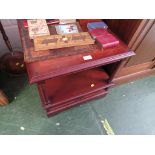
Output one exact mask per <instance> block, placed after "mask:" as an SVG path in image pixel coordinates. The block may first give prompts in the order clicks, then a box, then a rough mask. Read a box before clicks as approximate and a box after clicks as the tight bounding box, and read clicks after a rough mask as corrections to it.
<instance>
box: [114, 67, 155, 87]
mask: <svg viewBox="0 0 155 155" xmlns="http://www.w3.org/2000/svg"><path fill="white" fill-rule="evenodd" d="M154 74H155V68H153V69H145V70H141V71H138V72H135V73H132V74H126V75H125V76H120V77H116V78H115V79H113V82H114V83H115V84H116V86H117V85H120V84H124V83H127V82H131V81H134V80H138V79H141V78H144V77H147V76H150V75H154Z"/></svg>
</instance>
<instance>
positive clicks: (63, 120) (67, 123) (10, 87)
mask: <svg viewBox="0 0 155 155" xmlns="http://www.w3.org/2000/svg"><path fill="white" fill-rule="evenodd" d="M0 78H1V80H0V88H2V89H3V90H4V91H5V93H6V94H7V95H8V96H9V98H10V101H11V103H10V104H9V105H7V106H4V107H0V134H1V135H2V134H4V135H6V134H9V135H10V134H11V135H16V134H18V135H21V134H25V135H36V134H37V135H38V134H39V135H40V134H43V135H48V134H50V135H56V134H61V135H66V134H67V135H70V134H75V135H90V134H93V135H100V134H107V131H106V130H105V128H104V127H103V124H102V123H101V122H102V121H103V120H105V119H107V121H108V123H109V125H110V127H111V129H112V130H113V132H114V133H115V134H116V135H119V134H121V135H124V134H129V135H131V134H134V135H135V134H155V76H150V77H147V78H144V79H142V80H138V81H134V82H130V83H128V84H125V85H121V86H118V87H116V88H113V89H111V90H110V93H109V94H108V95H107V96H106V97H105V98H101V99H98V100H93V101H90V102H88V103H87V104H84V105H81V106H78V107H75V108H72V109H70V110H67V111H65V112H62V113H60V114H58V115H56V116H54V117H51V118H47V117H46V114H45V112H44V110H43V109H42V107H41V104H40V99H39V95H38V91H37V87H36V86H35V85H31V86H30V85H29V84H28V79H27V76H26V75H23V76H20V77H8V76H6V75H4V74H3V75H2V74H0Z"/></svg>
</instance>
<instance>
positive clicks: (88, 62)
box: [18, 20, 135, 116]
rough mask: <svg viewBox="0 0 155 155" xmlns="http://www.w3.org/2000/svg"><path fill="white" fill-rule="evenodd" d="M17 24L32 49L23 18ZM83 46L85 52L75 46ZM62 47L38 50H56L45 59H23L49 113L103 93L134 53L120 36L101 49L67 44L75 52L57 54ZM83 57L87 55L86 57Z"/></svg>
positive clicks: (26, 46) (24, 47) (26, 50)
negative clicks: (115, 44) (57, 49)
mask: <svg viewBox="0 0 155 155" xmlns="http://www.w3.org/2000/svg"><path fill="white" fill-rule="evenodd" d="M91 21H93V20H91ZM95 21H96V20H95ZM87 22H88V20H87ZM87 22H86V21H85V23H87ZM80 23H81V22H80ZM18 25H19V32H20V36H21V40H22V45H23V49H24V52H25V53H27V52H28V51H32V52H34V46H33V41H32V40H30V39H29V37H28V30H27V29H25V28H24V26H23V22H22V21H18ZM49 29H50V27H49ZM82 48H83V49H85V52H82V53H79V52H78V50H80V49H82ZM86 49H87V50H86ZM63 50H66V49H65V48H62V49H61V50H59V51H57V52H56V51H54V50H48V51H40V52H41V53H40V54H44V53H45V52H47V53H48V54H49V53H51V52H53V54H54V53H55V52H56V53H55V54H57V56H56V57H54V58H47V60H40V61H39V60H38V61H33V62H28V61H27V62H26V68H27V72H28V77H29V81H30V83H31V84H32V83H36V84H37V85H38V91H39V94H40V98H41V101H42V106H43V108H44V109H45V111H46V113H47V115H48V116H52V115H54V114H57V113H59V112H61V111H63V110H65V109H69V108H71V107H74V106H77V105H80V104H82V103H86V101H88V100H91V99H94V98H98V97H103V96H105V95H106V94H107V93H108V89H109V88H110V87H111V86H113V85H114V84H113V82H112V81H113V78H114V77H115V74H116V73H117V72H118V70H119V68H120V66H121V65H122V64H123V63H124V60H125V59H126V58H128V57H131V56H133V55H135V53H134V52H133V51H132V50H130V49H129V48H128V47H127V46H126V45H125V44H124V43H123V42H122V41H121V40H120V44H119V45H118V46H116V47H113V48H108V49H105V50H104V51H101V50H100V48H99V47H98V46H97V45H96V44H94V45H86V46H82V47H79V46H78V47H70V48H67V50H70V52H74V50H76V53H74V54H73V55H68V56H66V55H61V56H58V52H62V51H63ZM34 55H35V56H37V55H39V51H38V52H37V53H35V52H34ZM86 57H87V58H89V59H85V58H86Z"/></svg>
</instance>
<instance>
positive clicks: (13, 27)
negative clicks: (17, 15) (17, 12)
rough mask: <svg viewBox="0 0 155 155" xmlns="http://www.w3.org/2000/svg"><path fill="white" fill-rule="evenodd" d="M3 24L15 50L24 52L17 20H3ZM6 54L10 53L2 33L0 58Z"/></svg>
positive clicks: (0, 37)
mask: <svg viewBox="0 0 155 155" xmlns="http://www.w3.org/2000/svg"><path fill="white" fill-rule="evenodd" d="M1 22H2V24H3V27H4V29H5V32H6V34H7V36H8V38H9V40H10V42H11V45H12V47H13V50H22V47H21V41H20V38H19V32H18V26H17V20H16V19H1ZM5 52H9V51H8V49H7V47H6V45H5V42H4V40H3V37H2V35H1V33H0V56H1V55H2V54H3V53H5Z"/></svg>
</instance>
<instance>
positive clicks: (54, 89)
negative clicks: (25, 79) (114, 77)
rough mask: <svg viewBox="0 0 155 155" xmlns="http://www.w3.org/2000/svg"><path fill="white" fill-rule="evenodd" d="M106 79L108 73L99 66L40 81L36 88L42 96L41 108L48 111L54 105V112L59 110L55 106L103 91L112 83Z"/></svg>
mask: <svg viewBox="0 0 155 155" xmlns="http://www.w3.org/2000/svg"><path fill="white" fill-rule="evenodd" d="M108 79H109V75H108V74H107V73H106V72H105V71H104V69H103V68H102V67H100V68H94V69H90V70H86V71H82V72H79V73H74V74H70V75H66V76H59V77H56V78H52V79H49V80H46V81H45V82H41V83H39V84H38V88H39V90H41V91H39V92H40V95H41V96H42V100H43V108H44V109H45V110H46V111H47V112H48V109H51V108H53V107H54V109H53V110H52V111H53V112H54V113H55V112H59V111H58V110H57V109H55V108H56V107H62V105H63V104H66V103H67V104H68V102H74V101H75V100H80V99H81V98H83V97H85V96H89V95H90V94H96V93H97V92H102V93H105V92H106V91H105V89H106V88H108V87H111V86H113V83H108V82H107V81H108ZM102 93H101V95H102ZM74 105H76V104H75V103H74ZM77 105H78V104H77ZM55 110H56V111H55Z"/></svg>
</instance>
